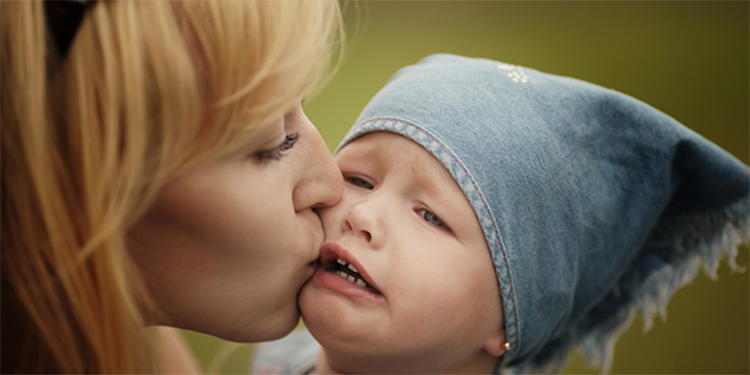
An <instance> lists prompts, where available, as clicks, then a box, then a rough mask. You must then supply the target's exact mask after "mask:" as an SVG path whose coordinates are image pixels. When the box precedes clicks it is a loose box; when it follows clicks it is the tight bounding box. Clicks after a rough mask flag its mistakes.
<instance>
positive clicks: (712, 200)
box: [339, 55, 750, 373]
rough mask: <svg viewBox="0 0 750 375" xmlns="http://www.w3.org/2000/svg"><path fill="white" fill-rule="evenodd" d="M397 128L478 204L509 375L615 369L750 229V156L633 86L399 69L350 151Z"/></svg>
mask: <svg viewBox="0 0 750 375" xmlns="http://www.w3.org/2000/svg"><path fill="white" fill-rule="evenodd" d="M376 131H388V132H393V133H397V134H400V135H403V136H405V137H407V138H409V139H411V140H413V141H415V142H416V143H418V144H420V145H421V146H422V147H424V148H425V149H426V150H427V151H428V152H430V153H431V154H432V155H433V156H435V158H437V159H438V160H439V161H440V162H441V163H442V164H443V166H445V168H446V169H447V170H448V171H449V172H450V173H451V175H452V176H453V178H454V179H455V180H456V182H457V183H458V185H459V186H460V187H461V189H462V190H463V192H464V194H465V195H466V197H467V199H468V200H469V202H470V203H471V205H472V207H473V209H474V212H475V214H476V216H477V218H478V219H479V223H480V225H481V227H482V230H483V231H484V235H485V238H486V240H487V244H488V246H489V249H490V251H491V252H492V258H493V260H494V265H495V270H496V272H497V278H498V282H499V286H500V293H501V297H502V301H503V304H502V305H503V308H504V318H505V330H506V336H507V339H508V341H509V342H510V345H511V349H510V350H509V351H508V352H506V354H505V355H504V356H503V358H502V359H501V360H500V361H499V362H498V368H497V371H500V370H501V369H504V368H505V369H507V370H508V371H509V372H519V373H522V372H529V371H559V370H560V369H561V368H562V367H563V366H564V365H565V361H566V358H567V357H568V353H569V351H570V350H571V349H573V348H576V347H580V348H581V349H582V351H583V353H584V355H585V356H586V358H587V359H588V360H589V363H590V364H598V365H599V366H601V367H600V369H601V370H602V371H604V372H606V371H608V370H609V367H610V364H611V361H612V351H613V348H614V343H615V341H616V339H617V338H618V337H619V335H620V334H621V333H622V332H623V331H624V330H625V329H626V328H627V327H628V326H629V325H630V322H631V320H632V318H633V317H634V315H635V313H636V312H640V313H641V314H642V315H643V318H644V320H645V321H646V325H647V327H646V328H648V325H650V322H651V321H652V318H653V316H654V315H655V313H656V312H660V313H661V314H664V309H665V306H666V305H667V303H668V302H669V299H670V297H671V296H672V294H673V293H674V291H675V290H677V289H678V288H680V287H682V286H683V285H685V284H687V283H689V282H690V281H692V280H693V279H694V278H695V276H696V275H697V273H698V270H699V268H700V267H701V262H703V268H704V270H705V271H706V272H707V273H708V274H709V276H715V274H716V269H717V267H718V263H719V261H720V260H721V258H723V257H724V256H726V257H727V258H728V260H729V264H730V266H732V267H735V268H736V264H735V263H734V259H735V256H736V253H737V246H738V245H739V244H740V243H742V242H743V241H747V239H748V238H749V237H750V222H749V220H748V217H749V216H750V201H749V200H748V193H749V192H750V179H749V178H748V174H749V170H748V167H747V166H745V165H744V164H743V163H741V162H740V161H739V160H737V159H736V158H734V157H733V156H732V155H730V154H729V153H727V152H726V151H724V150H722V149H721V148H719V147H718V146H716V145H715V144H713V143H711V142H709V141H708V140H706V139H705V138H703V137H702V136H700V135H698V134H696V133H694V132H693V131H691V130H690V129H688V128H686V127H684V126H683V125H681V124H680V123H679V122H677V121H676V120H674V119H673V118H671V117H669V116H667V115H665V114H664V113H662V112H659V111H658V110H656V109H654V108H652V107H650V106H649V105H647V104H645V103H643V102H640V101H638V100H636V99H634V98H632V97H629V96H627V95H624V94H621V93H619V92H616V91H613V90H610V89H606V88H602V87H599V86H596V85H593V84H590V83H586V82H582V81H579V80H576V79H571V78H566V77H560V76H555V75H550V74H546V73H542V72H539V71H536V70H533V69H528V68H522V67H520V66H514V65H509V64H505V63H498V62H496V61H491V60H485V59H472V58H465V57H460V56H451V55H433V56H430V57H427V58H425V59H424V60H422V61H420V62H419V63H418V64H416V65H413V66H409V67H406V68H403V69H401V70H399V71H398V72H397V73H396V74H395V75H394V76H393V77H392V78H391V79H390V81H389V82H388V83H387V84H386V86H385V87H384V88H383V89H382V90H381V91H380V92H379V93H378V94H377V95H376V96H375V97H374V98H373V99H372V101H370V103H369V104H368V105H367V107H366V108H365V109H364V111H363V112H362V114H361V115H360V117H359V119H358V120H357V122H356V124H355V125H354V126H353V128H352V129H351V131H350V132H349V134H348V135H347V136H346V137H345V139H344V140H343V141H342V143H341V145H339V149H341V148H342V147H345V146H346V144H348V143H349V142H351V141H352V140H354V139H355V138H357V137H359V136H362V135H363V134H367V133H371V132H376Z"/></svg>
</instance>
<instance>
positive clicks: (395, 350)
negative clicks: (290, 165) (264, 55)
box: [300, 132, 504, 372]
mask: <svg viewBox="0 0 750 375" xmlns="http://www.w3.org/2000/svg"><path fill="white" fill-rule="evenodd" d="M336 162H337V164H338V166H339V168H340V169H341V171H342V173H343V175H344V179H345V181H346V183H345V189H344V194H343V197H342V199H341V201H339V203H338V204H336V205H335V206H333V207H329V208H325V209H322V210H320V211H319V213H320V215H321V220H322V222H323V227H324V231H325V236H326V241H327V242H326V244H325V245H323V248H322V249H321V262H322V263H321V267H320V268H319V269H318V271H317V272H316V274H315V276H314V277H313V279H312V280H311V281H310V282H309V283H308V284H307V285H306V286H305V288H303V290H302V292H301V294H300V306H301V309H302V314H303V317H304V319H305V323H306V325H307V327H308V328H309V330H310V331H311V333H312V334H313V335H314V336H315V338H316V339H317V340H318V341H319V342H320V343H321V344H322V345H323V347H324V348H325V350H326V354H327V356H329V359H330V360H333V361H336V359H335V358H339V359H340V360H338V365H339V366H340V367H348V366H349V365H347V364H346V363H347V362H348V363H350V364H352V365H353V364H355V363H357V364H359V365H366V366H367V368H368V370H371V371H375V372H388V371H389V369H390V367H389V366H393V367H394V369H395V368H397V369H398V370H399V371H407V372H419V371H423V370H428V367H425V366H430V368H432V366H435V369H436V370H440V371H442V372H444V371H445V370H446V369H447V368H450V366H453V365H458V364H459V362H461V361H464V360H466V359H469V358H471V360H473V361H476V360H477V356H485V357H487V352H488V351H490V352H493V351H492V350H489V349H488V348H487V347H486V346H487V345H495V346H500V345H502V343H503V342H504V332H503V329H502V327H503V321H502V307H501V301H500V293H499V289H498V285H497V279H496V276H495V270H494V265H493V262H492V259H491V257H490V253H489V250H488V248H487V244H486V242H485V239H484V235H483V233H482V230H481V228H480V226H479V223H478V221H477V219H476V216H475V215H474V212H473V210H472V208H471V206H470V204H469V202H468V201H467V200H466V198H465V196H464V194H463V192H462V191H461V189H460V188H459V187H458V185H457V184H456V183H455V181H454V180H453V178H452V177H451V175H450V174H449V173H448V171H447V170H445V168H444V167H443V166H442V165H441V164H440V162H438V160H437V159H435V158H434V157H433V156H432V155H431V154H429V153H428V152H427V151H426V150H424V149H423V148H422V147H421V146H419V145H418V144H416V143H414V142H412V141H410V140H408V139H407V138H404V137H402V136H400V135H396V134H392V133H385V132H378V133H372V134H369V135H366V136H363V137H361V138H359V139H357V140H356V141H354V142H353V143H351V144H349V145H347V146H346V147H345V148H343V149H342V150H341V152H339V154H338V156H337V157H336ZM337 258H338V259H342V260H344V261H345V262H346V263H351V264H353V265H355V268H356V269H358V271H359V273H360V274H361V275H362V278H363V279H364V281H365V282H367V285H365V286H364V287H362V286H361V285H363V283H362V281H360V280H356V279H355V280H354V282H351V281H349V280H347V279H344V278H342V277H341V276H340V275H339V274H338V273H341V272H342V269H344V268H346V267H344V266H337V264H338V263H337V261H336V259H337ZM355 276H356V275H355ZM348 278H349V279H353V278H354V277H353V276H350V277H348ZM358 284H359V285H358ZM374 288H377V289H376V290H375V289H374ZM494 355H499V354H497V353H496V354H494ZM490 357H491V356H490ZM368 359H373V360H375V359H377V361H373V363H366V362H367V360H368ZM384 359H387V360H384ZM420 359H423V360H424V361H420ZM488 359H492V360H493V364H494V358H488ZM373 366H376V367H373ZM409 366H411V367H409ZM338 370H340V371H346V370H347V368H338ZM349 371H360V372H361V371H362V369H361V368H355V367H351V368H350V369H349Z"/></svg>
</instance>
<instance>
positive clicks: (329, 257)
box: [320, 242, 383, 296]
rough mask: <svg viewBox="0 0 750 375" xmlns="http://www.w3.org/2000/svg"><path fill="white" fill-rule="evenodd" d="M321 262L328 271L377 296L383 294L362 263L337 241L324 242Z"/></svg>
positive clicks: (321, 250)
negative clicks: (336, 242)
mask: <svg viewBox="0 0 750 375" xmlns="http://www.w3.org/2000/svg"><path fill="white" fill-rule="evenodd" d="M320 264H321V266H322V268H323V269H324V270H325V271H326V272H328V273H330V274H332V275H336V277H339V278H341V279H344V280H346V281H348V282H349V283H351V284H353V286H356V287H358V288H361V290H362V289H363V290H364V291H367V292H368V293H372V294H374V295H376V296H382V295H383V293H381V292H380V290H378V286H377V285H376V284H375V283H374V282H373V281H372V278H371V277H370V276H369V275H368V274H367V272H366V271H365V269H364V268H363V267H362V265H361V264H360V263H359V262H358V261H357V260H356V259H355V258H354V257H353V256H352V255H351V254H349V252H348V251H346V250H345V249H344V248H342V247H341V246H339V245H337V244H335V243H332V242H328V243H325V244H323V246H322V247H321V249H320Z"/></svg>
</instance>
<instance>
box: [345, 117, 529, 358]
mask: <svg viewBox="0 0 750 375" xmlns="http://www.w3.org/2000/svg"><path fill="white" fill-rule="evenodd" d="M378 121H384V122H391V121H392V122H396V123H400V124H402V125H406V126H409V127H412V128H414V129H416V130H417V131H419V132H420V133H422V134H424V135H426V136H427V137H429V138H430V139H432V140H433V141H434V142H435V144H437V145H438V146H440V148H441V149H442V150H443V151H445V152H446V154H448V155H449V156H450V158H451V159H452V160H453V162H454V164H455V165H457V166H458V167H459V168H460V169H461V171H462V173H463V174H464V175H466V176H471V174H470V173H469V172H468V170H467V169H466V167H465V166H464V165H463V163H462V162H460V160H459V159H458V157H457V156H456V155H455V154H454V153H453V151H452V150H451V149H450V148H448V147H447V146H446V145H445V144H443V142H440V141H439V140H438V139H437V138H436V137H435V136H433V135H432V134H431V133H429V132H428V131H427V130H425V129H423V128H422V127H421V126H419V125H417V124H414V123H411V122H409V121H406V120H401V119H397V118H393V117H376V118H370V119H368V120H366V121H363V122H360V123H358V124H355V125H354V126H353V127H352V131H350V133H349V134H348V135H347V136H346V137H345V138H344V139H343V140H342V141H341V144H340V145H339V146H338V147H337V149H336V152H338V151H339V150H341V148H342V147H344V146H346V145H347V144H348V143H350V142H351V141H353V140H354V139H356V138H358V137H360V136H362V135H364V134H367V133H370V132H371V129H362V127H364V126H365V125H367V124H370V123H373V122H378ZM374 130H383V131H387V130H391V132H394V131H393V130H392V129H374ZM394 133H397V134H399V133H398V132H394ZM400 135H402V136H407V138H411V137H408V135H407V134H400ZM412 140H414V141H417V140H416V139H412ZM417 143H419V142H417ZM422 146H423V147H424V145H422ZM425 148H426V147H425ZM426 151H428V152H430V151H429V149H427V148H426ZM433 156H435V157H436V158H437V155H433ZM438 159H439V158H438ZM441 164H442V163H441ZM449 172H450V170H449ZM468 180H469V181H470V182H471V184H472V186H474V189H475V191H476V192H477V196H478V197H479V199H480V201H481V204H482V206H483V208H484V210H485V211H486V212H488V213H489V212H491V211H490V209H489V206H488V204H487V201H486V199H485V197H484V194H481V190H480V189H479V187H478V186H477V185H476V182H475V181H474V179H473V178H468ZM456 183H458V184H459V185H460V183H459V182H458V181H456ZM462 190H463V189H462ZM467 198H469V197H467ZM488 216H489V218H490V219H491V220H492V229H493V231H494V232H495V236H496V237H497V239H496V241H497V244H498V246H500V250H501V251H502V252H503V264H504V265H505V273H506V275H507V278H508V284H509V289H510V295H511V304H512V305H513V319H514V322H513V325H514V326H515V331H516V335H515V336H516V338H515V340H513V341H516V342H513V343H512V344H511V351H510V352H511V354H512V355H513V357H511V358H505V359H504V360H503V362H505V363H509V362H510V361H511V360H513V359H514V358H515V357H516V356H517V355H518V353H519V350H513V349H517V348H519V346H518V342H520V340H521V329H520V322H519V320H518V306H517V305H516V297H515V288H514V287H513V282H512V280H511V277H510V275H511V274H510V265H509V264H508V254H507V252H506V250H505V246H504V245H503V243H502V236H500V231H499V229H498V227H497V222H496V221H495V217H494V216H493V215H488ZM480 226H481V223H480ZM493 263H494V262H493ZM500 287H501V289H502V286H500ZM501 294H502V290H501Z"/></svg>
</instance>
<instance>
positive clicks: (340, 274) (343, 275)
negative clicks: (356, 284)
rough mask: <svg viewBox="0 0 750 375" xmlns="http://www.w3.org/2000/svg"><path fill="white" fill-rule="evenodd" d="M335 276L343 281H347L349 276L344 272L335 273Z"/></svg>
mask: <svg viewBox="0 0 750 375" xmlns="http://www.w3.org/2000/svg"><path fill="white" fill-rule="evenodd" d="M336 274H337V275H339V276H341V277H343V278H344V279H347V278H348V277H349V274H348V273H346V272H344V271H338V272H336Z"/></svg>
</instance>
